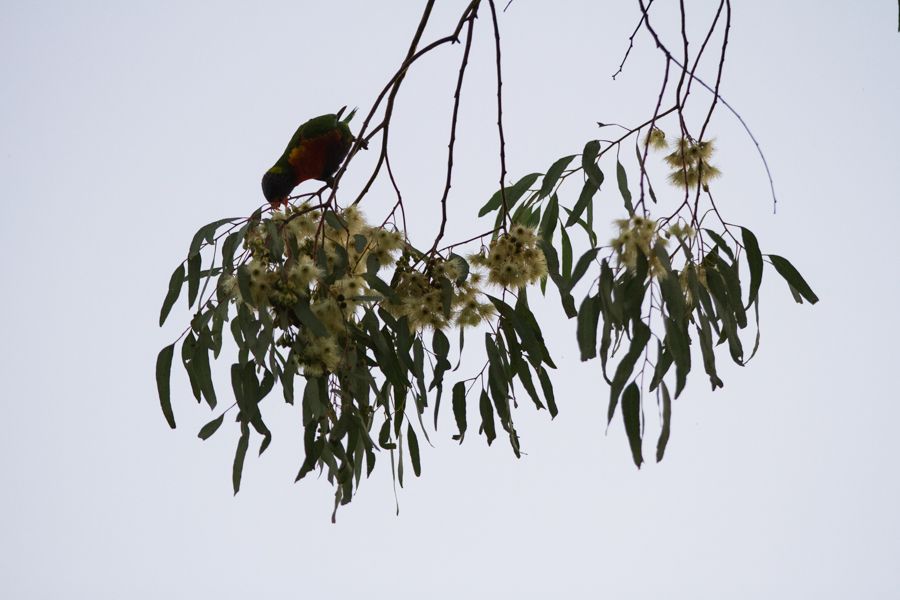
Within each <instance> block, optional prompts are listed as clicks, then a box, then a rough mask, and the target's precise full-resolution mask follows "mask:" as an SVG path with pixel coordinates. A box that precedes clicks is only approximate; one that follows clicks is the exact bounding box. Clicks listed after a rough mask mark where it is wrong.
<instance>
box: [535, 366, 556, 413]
mask: <svg viewBox="0 0 900 600" xmlns="http://www.w3.org/2000/svg"><path fill="white" fill-rule="evenodd" d="M537 373H538V379H540V380H541V391H543V392H544V399H545V400H546V401H547V410H549V411H550V418H551V419H552V418H554V417H555V416H556V415H557V414H559V409H557V408H556V398H555V396H554V395H553V382H552V381H550V376H549V375H547V371H546V369H544V367H541V368H540V369H538V372H537Z"/></svg>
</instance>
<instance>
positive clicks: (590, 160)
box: [581, 140, 603, 189]
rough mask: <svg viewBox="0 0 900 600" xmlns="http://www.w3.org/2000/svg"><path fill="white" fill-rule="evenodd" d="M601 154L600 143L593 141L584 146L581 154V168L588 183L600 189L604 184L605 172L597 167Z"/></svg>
mask: <svg viewBox="0 0 900 600" xmlns="http://www.w3.org/2000/svg"><path fill="white" fill-rule="evenodd" d="M599 153H600V141H599V140H591V141H589V142H588V143H587V144H585V145H584V150H582V152H581V168H582V169H584V174H585V175H586V176H587V178H588V181H590V182H591V183H593V184H594V186H596V187H597V188H598V189H599V188H600V186H601V185H602V184H603V171H601V170H600V167H598V166H597V155H598V154H599Z"/></svg>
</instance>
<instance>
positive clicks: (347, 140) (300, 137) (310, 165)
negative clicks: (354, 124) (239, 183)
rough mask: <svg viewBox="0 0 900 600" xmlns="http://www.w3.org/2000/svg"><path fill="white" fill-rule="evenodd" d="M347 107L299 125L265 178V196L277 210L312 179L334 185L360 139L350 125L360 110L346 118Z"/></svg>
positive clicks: (263, 184)
mask: <svg viewBox="0 0 900 600" xmlns="http://www.w3.org/2000/svg"><path fill="white" fill-rule="evenodd" d="M346 109H347V107H346V106H344V107H343V108H341V109H340V110H339V111H338V112H337V113H335V114H328V115H321V116H318V117H315V118H313V119H310V120H309V121H306V122H305V123H303V124H302V125H300V127H298V128H297V131H296V132H295V133H294V135H293V136H292V137H291V141H290V142H288V145H287V148H285V150H284V153H282V155H281V157H280V158H279V159H278V161H277V162H276V163H275V164H274V165H272V167H271V168H270V169H269V170H268V171H266V172H265V174H264V175H263V178H262V190H263V196H265V198H266V200H268V201H269V204H270V205H271V206H272V208H273V209H276V208H278V207H279V206H281V205H287V202H288V196H289V195H290V193H291V191H293V189H294V188H295V187H297V186H298V185H299V184H300V183H302V182H304V181H306V180H308V179H317V180H319V181H323V182H325V183H326V184H327V185H328V186H332V187H333V186H334V174H335V172H336V171H337V169H338V167H339V166H340V165H341V163H342V162H343V161H344V158H346V156H347V153H348V152H349V151H350V147H351V145H352V144H353V142H354V140H355V139H356V138H355V137H354V136H353V133H352V132H351V131H350V127H349V125H348V123H349V122H350V120H351V119H352V118H353V115H355V114H356V109H355V108H354V109H353V110H352V111H350V114H349V115H347V117H346V118H345V119H343V120H342V119H341V116H342V115H343V114H344V111H345V110H346Z"/></svg>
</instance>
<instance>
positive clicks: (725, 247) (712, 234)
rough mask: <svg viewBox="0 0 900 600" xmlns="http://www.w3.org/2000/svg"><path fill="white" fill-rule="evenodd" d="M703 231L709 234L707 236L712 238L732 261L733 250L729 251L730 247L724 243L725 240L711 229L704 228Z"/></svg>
mask: <svg viewBox="0 0 900 600" xmlns="http://www.w3.org/2000/svg"><path fill="white" fill-rule="evenodd" d="M703 231H705V232H706V233H707V234H709V237H711V238H712V239H713V241H714V242H715V243H716V246H718V247H719V248H721V249H722V250H723V251H724V252H725V254H727V255H728V258H730V259H731V260H732V261H734V252H732V251H731V248H729V247H728V244H727V243H725V240H724V239H722V236H720V235H719V234H718V233H716V232H715V231H713V230H712V229H704V230H703Z"/></svg>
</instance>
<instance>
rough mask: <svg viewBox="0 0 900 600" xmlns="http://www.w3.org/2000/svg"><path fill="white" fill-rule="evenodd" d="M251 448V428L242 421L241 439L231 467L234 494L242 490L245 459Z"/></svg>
mask: <svg viewBox="0 0 900 600" xmlns="http://www.w3.org/2000/svg"><path fill="white" fill-rule="evenodd" d="M249 446H250V427H248V426H247V421H241V437H240V438H238V443H237V448H236V449H235V451H234V464H233V465H232V467H231V485H232V486H233V487H234V493H235V495H237V493H238V492H239V491H240V489H241V474H242V473H243V472H244V458H245V457H246V456H247V448H248V447H249Z"/></svg>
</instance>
